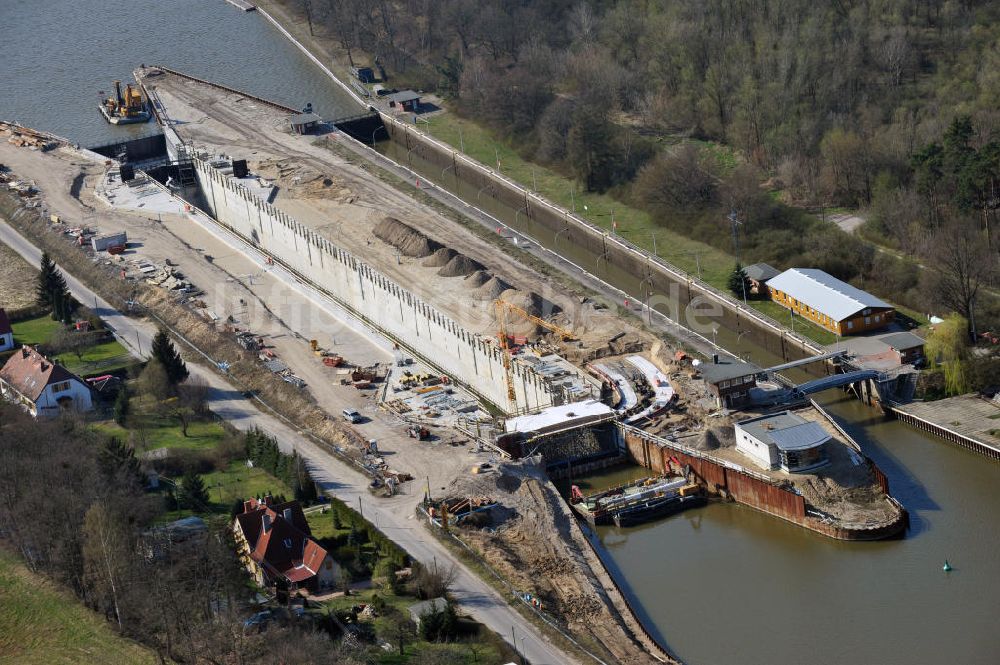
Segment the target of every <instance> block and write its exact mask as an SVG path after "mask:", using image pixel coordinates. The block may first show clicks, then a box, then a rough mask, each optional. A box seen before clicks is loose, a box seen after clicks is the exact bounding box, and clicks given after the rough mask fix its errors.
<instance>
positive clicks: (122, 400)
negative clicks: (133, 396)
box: [115, 385, 129, 427]
mask: <svg viewBox="0 0 1000 665" xmlns="http://www.w3.org/2000/svg"><path fill="white" fill-rule="evenodd" d="M128 410H129V394H128V388H126V387H125V386H124V385H123V386H122V389H121V390H119V391H118V396H117V397H115V422H116V423H117V424H118V425H119V426H120V427H125V421H126V420H127V419H128Z"/></svg>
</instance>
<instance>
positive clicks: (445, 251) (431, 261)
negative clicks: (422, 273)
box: [420, 247, 458, 268]
mask: <svg viewBox="0 0 1000 665" xmlns="http://www.w3.org/2000/svg"><path fill="white" fill-rule="evenodd" d="M457 254H458V252H456V251H455V250H453V249H451V248H450V247H442V248H441V249H439V250H438V251H436V252H434V253H433V254H431V255H430V257H428V258H427V259H426V260H425V261H424V262H423V263H421V264H420V265H422V266H427V267H428V268H442V267H444V266H446V265H448V262H449V261H451V260H452V259H453V258H455V255H457Z"/></svg>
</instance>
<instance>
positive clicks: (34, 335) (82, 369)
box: [11, 315, 135, 376]
mask: <svg viewBox="0 0 1000 665" xmlns="http://www.w3.org/2000/svg"><path fill="white" fill-rule="evenodd" d="M62 325H63V324H61V323H59V322H58V321H53V320H52V317H50V316H48V315H44V316H39V317H36V318H34V319H25V320H24V321H18V322H17V323H15V324H13V325H12V326H11V327H12V328H13V329H14V341H15V342H17V343H18V344H29V345H32V346H34V345H36V344H43V343H45V342H48V341H49V340H50V339H51V338H52V335H54V334H55V333H56V331H58V330H59V329H60V328H61V327H62ZM55 359H56V360H58V361H59V362H60V363H62V364H63V365H64V366H65V367H66V369H68V370H69V371H71V372H73V373H74V374H79V375H81V376H94V375H95V374H105V373H108V372H114V371H116V370H119V369H123V368H125V367H128V366H130V365H132V364H134V363H135V360H134V359H133V358H132V357H131V356H129V354H128V351H127V350H126V349H125V347H124V346H122V345H121V344H119V343H118V341H117V340H114V339H112V340H109V341H107V342H100V343H99V344H94V345H93V346H91V347H90V348H88V349H86V350H85V351H84V352H83V353H82V354H81V355H80V356H79V357H77V355H76V354H75V353H63V354H60V355H59V356H57V357H56V358H55Z"/></svg>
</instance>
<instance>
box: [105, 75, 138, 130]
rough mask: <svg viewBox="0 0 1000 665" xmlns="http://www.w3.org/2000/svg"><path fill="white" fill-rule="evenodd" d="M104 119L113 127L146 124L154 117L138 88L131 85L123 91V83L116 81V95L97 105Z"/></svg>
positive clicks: (127, 85) (126, 86) (128, 84)
mask: <svg viewBox="0 0 1000 665" xmlns="http://www.w3.org/2000/svg"><path fill="white" fill-rule="evenodd" d="M97 108H99V109H100V111H101V115H103V116H104V119H105V120H107V121H108V122H110V123H111V124H112V125H130V124H132V123H137V122H146V121H147V120H149V118H150V116H151V115H152V114H151V113H150V112H149V109H147V108H146V100H145V99H144V98H143V95H142V91H141V90H140V89H139V87H138V86H136V87H132V84H131V83H127V84H126V85H125V90H122V82H121V81H115V94H114V95H112V96H110V97H108V98H107V99H105V100H103V101H102V102H101V103H100V104H98V105H97Z"/></svg>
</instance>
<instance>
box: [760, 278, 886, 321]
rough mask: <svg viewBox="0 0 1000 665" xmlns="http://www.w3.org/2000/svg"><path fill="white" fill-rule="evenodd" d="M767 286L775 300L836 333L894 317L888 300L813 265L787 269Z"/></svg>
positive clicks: (772, 298)
mask: <svg viewBox="0 0 1000 665" xmlns="http://www.w3.org/2000/svg"><path fill="white" fill-rule="evenodd" d="M767 289H768V291H769V292H770V294H771V300H773V301H774V302H776V303H778V304H779V305H781V306H783V307H786V308H788V309H790V310H791V311H793V312H795V313H796V314H798V315H799V316H801V317H803V318H806V319H809V320H810V321H812V322H813V323H815V324H817V325H819V326H821V327H823V328H826V329H827V330H829V331H830V332H833V333H837V334H838V335H855V334H857V333H862V332H867V331H869V330H878V329H879V328H884V327H886V326H888V325H889V324H890V323H892V322H893V321H894V320H895V317H896V311H895V309H894V308H893V306H892V305H890V304H889V303H887V302H885V301H883V300H880V299H879V298H876V297H875V296H873V295H872V294H870V293H867V292H865V291H862V290H861V289H859V288H857V287H854V286H851V285H850V284H848V283H847V282H842V281H840V280H839V279H837V278H836V277H834V276H833V275H829V274H827V273H825V272H823V271H822V270H816V269H814V268H790V269H788V270H786V271H785V272H783V273H781V274H780V275H778V276H777V277H774V278H772V279H770V280H768V282H767Z"/></svg>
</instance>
